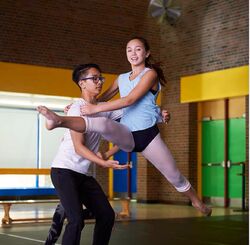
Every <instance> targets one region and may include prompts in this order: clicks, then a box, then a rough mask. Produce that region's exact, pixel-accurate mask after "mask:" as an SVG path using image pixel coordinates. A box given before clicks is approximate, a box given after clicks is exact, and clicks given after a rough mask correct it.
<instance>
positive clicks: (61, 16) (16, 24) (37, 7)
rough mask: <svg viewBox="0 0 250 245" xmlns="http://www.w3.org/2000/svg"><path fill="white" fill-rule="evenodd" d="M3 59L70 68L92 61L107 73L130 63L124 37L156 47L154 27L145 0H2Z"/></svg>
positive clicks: (157, 36)
mask: <svg viewBox="0 0 250 245" xmlns="http://www.w3.org/2000/svg"><path fill="white" fill-rule="evenodd" d="M0 8H1V10H2V14H1V16H0V18H1V19H0V20H1V24H2V27H1V46H0V57H1V60H2V61H7V62H15V63H24V64H35V65H43V66H52V67H65V68H71V67H72V66H74V65H75V64H79V63H86V62H95V63H98V64H100V65H101V67H102V69H103V71H104V72H106V73H114V74H117V73H121V72H123V71H126V70H127V69H128V68H129V66H128V63H127V62H126V58H125V45H126V41H127V40H128V39H129V38H130V37H131V36H134V35H143V36H145V37H146V38H148V39H149V40H150V42H151V43H152V46H153V47H154V49H155V50H158V49H159V27H155V24H154V21H153V20H152V19H151V18H149V16H148V14H147V3H146V2H144V1H136V0H131V1H129V2H127V1H121V0H118V1H111V0H110V1H99V0H86V1H80V0H75V1H68V0H60V1H46V0H38V1H28V0H8V1H1V2H0Z"/></svg>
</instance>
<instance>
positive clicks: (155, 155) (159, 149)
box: [142, 134, 212, 216]
mask: <svg viewBox="0 0 250 245" xmlns="http://www.w3.org/2000/svg"><path fill="white" fill-rule="evenodd" d="M142 155H143V156H144V157H145V158H146V159H148V160H149V161H150V162H151V163H152V164H153V165H154V166H155V167H156V168H157V169H158V170H159V171H160V172H161V173H162V174H163V175H164V177H165V178H166V179H167V180H168V181H169V182H170V183H171V184H172V185H173V186H174V187H175V189H176V190H177V191H178V192H182V193H183V194H184V195H185V196H187V197H188V198H189V199H190V201H191V202H192V205H193V207H195V208H196V209H197V210H199V211H200V212H201V213H203V214H204V215H206V216H210V215H211V213H212V209H211V208H209V207H207V206H206V205H205V204H204V203H203V202H202V201H201V200H200V199H199V197H198V195H197V193H196V192H195V190H194V189H193V188H192V186H191V184H190V183H189V181H188V180H187V179H186V178H185V177H184V176H183V175H182V174H181V173H180V171H179V169H178V168H177V166H176V163H175V160H174V159H173V157H172V154H171V152H170V151H169V149H168V148H167V146H166V144H165V143H164V142H163V140H162V139H161V136H160V134H158V135H157V136H156V137H155V138H154V139H153V140H152V141H151V143H150V144H149V145H148V146H147V148H146V149H145V150H144V151H143V152H142Z"/></svg>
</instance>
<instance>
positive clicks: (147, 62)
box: [127, 36, 167, 86]
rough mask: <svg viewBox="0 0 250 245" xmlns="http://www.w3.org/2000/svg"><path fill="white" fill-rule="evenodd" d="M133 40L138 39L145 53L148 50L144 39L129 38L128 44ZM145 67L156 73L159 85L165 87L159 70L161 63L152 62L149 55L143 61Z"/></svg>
mask: <svg viewBox="0 0 250 245" xmlns="http://www.w3.org/2000/svg"><path fill="white" fill-rule="evenodd" d="M134 39H138V40H139V41H140V42H141V43H142V44H143V45H144V48H145V50H146V52H148V51H149V50H150V47H149V44H148V41H147V40H146V39H145V38H143V37H136V36H135V37H132V38H130V40H129V41H128V42H130V41H131V40H134ZM128 42H127V43H128ZM145 66H146V67H149V68H152V69H154V70H155V71H156V73H157V76H158V78H159V81H160V83H161V85H162V86H165V85H166V83H167V81H166V78H165V76H164V73H163V70H162V68H161V62H154V61H153V58H152V55H151V54H150V55H149V56H148V57H147V58H146V60H145Z"/></svg>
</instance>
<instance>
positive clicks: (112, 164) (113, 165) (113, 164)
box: [103, 160, 129, 170]
mask: <svg viewBox="0 0 250 245" xmlns="http://www.w3.org/2000/svg"><path fill="white" fill-rule="evenodd" d="M103 167H104V168H113V169H118V170H123V169H127V168H128V167H129V165H128V164H123V165H120V164H119V162H118V161H115V160H107V161H105V163H104V164H103Z"/></svg>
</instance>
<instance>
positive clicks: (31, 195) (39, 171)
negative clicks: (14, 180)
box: [0, 168, 59, 224]
mask: <svg viewBox="0 0 250 245" xmlns="http://www.w3.org/2000/svg"><path fill="white" fill-rule="evenodd" d="M5 174H11V175H20V174H21V175H23V174H28V175H49V174H50V169H48V168H0V175H5ZM35 203H59V199H58V197H57V195H56V191H55V189H54V188H48V187H35V188H2V189H0V204H1V205H3V209H4V217H3V218H2V224H11V223H12V222H14V221H32V220H34V221H35V220H48V219H50V220H51V217H50V218H33V219H28V218H27V219H12V218H11V217H10V208H11V206H12V205H13V204H35Z"/></svg>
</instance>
